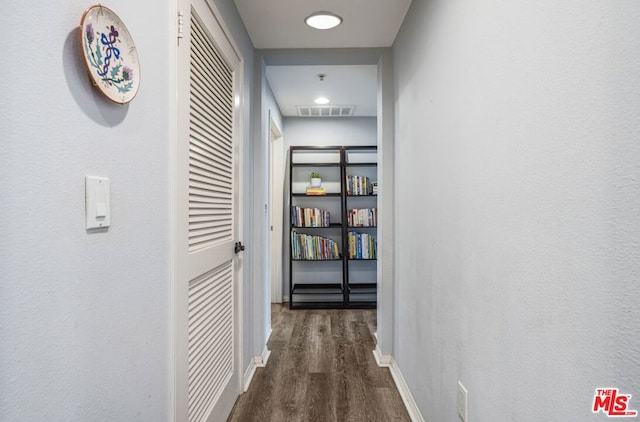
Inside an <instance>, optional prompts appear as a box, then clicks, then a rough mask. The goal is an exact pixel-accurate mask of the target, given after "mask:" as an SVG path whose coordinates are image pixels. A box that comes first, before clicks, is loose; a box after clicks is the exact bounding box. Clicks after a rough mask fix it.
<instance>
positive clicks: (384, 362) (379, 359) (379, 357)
mask: <svg viewBox="0 0 640 422" xmlns="http://www.w3.org/2000/svg"><path fill="white" fill-rule="evenodd" d="M373 357H374V358H375V359H376V363H377V364H378V366H379V367H381V368H389V367H390V366H391V362H392V361H393V356H391V355H383V354H382V352H381V351H380V348H379V347H378V346H376V348H375V349H374V350H373Z"/></svg>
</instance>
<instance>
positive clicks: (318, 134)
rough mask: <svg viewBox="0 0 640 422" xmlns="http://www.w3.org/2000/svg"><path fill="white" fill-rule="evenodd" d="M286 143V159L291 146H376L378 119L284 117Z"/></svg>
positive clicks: (286, 269) (286, 290)
mask: <svg viewBox="0 0 640 422" xmlns="http://www.w3.org/2000/svg"><path fill="white" fill-rule="evenodd" d="M283 124H284V130H283V134H284V143H285V150H286V153H287V157H289V148H290V147H291V146H354V145H376V143H377V119H376V118H375V117H342V118H308V117H284V119H283ZM286 165H287V169H286V173H289V158H287V161H286ZM288 177H289V175H288V174H287V175H286V181H285V206H284V209H285V223H284V232H285V233H283V238H284V239H285V251H284V253H285V256H286V257H289V256H290V252H289V250H290V246H291V245H290V243H291V242H290V240H289V239H290V238H291V236H290V234H289V215H290V214H289V210H290V209H291V208H290V204H289V179H288ZM288 262H289V261H288V260H287V261H285V266H284V268H283V275H284V289H283V292H284V296H285V298H287V300H288V298H289V279H290V275H289V264H288Z"/></svg>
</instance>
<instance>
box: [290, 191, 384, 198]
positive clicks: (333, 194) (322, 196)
mask: <svg viewBox="0 0 640 422" xmlns="http://www.w3.org/2000/svg"><path fill="white" fill-rule="evenodd" d="M291 196H294V197H296V198H299V197H305V198H326V197H327V196H330V197H340V196H342V194H341V193H334V192H331V193H325V194H324V195H307V194H306V193H292V194H291ZM370 196H373V195H370Z"/></svg>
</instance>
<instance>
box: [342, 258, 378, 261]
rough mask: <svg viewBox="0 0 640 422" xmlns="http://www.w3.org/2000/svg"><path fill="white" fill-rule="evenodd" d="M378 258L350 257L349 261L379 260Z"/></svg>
mask: <svg viewBox="0 0 640 422" xmlns="http://www.w3.org/2000/svg"><path fill="white" fill-rule="evenodd" d="M377 260H378V258H349V261H377Z"/></svg>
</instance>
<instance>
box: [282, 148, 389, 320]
mask: <svg viewBox="0 0 640 422" xmlns="http://www.w3.org/2000/svg"><path fill="white" fill-rule="evenodd" d="M376 151H377V147H376V146H355V147H345V146H328V147H315V146H301V147H296V146H294V147H291V148H290V150H289V154H290V155H289V162H288V170H289V175H290V177H289V181H288V184H289V200H290V203H291V204H292V205H300V204H315V205H313V206H315V207H320V208H325V207H332V208H331V211H332V215H333V212H334V210H335V209H336V208H338V207H339V208H338V209H339V210H340V213H339V214H335V215H336V216H338V215H341V217H334V218H340V219H341V220H342V221H341V222H340V223H331V224H330V225H329V226H320V227H306V226H295V225H293V224H291V223H293V221H290V223H289V230H290V232H297V233H305V232H306V233H307V234H310V235H318V236H322V237H329V238H332V239H333V240H334V241H336V242H338V247H339V248H341V249H342V254H341V256H340V258H335V259H292V258H289V274H290V279H289V283H290V284H289V308H290V309H353V308H356V309H375V308H376V296H377V284H376V283H375V277H371V276H370V275H366V276H363V275H362V274H358V272H359V271H370V270H371V268H373V267H371V266H372V265H375V264H372V262H376V261H377V259H375V258H374V259H362V258H360V259H357V258H354V259H349V258H348V254H347V253H346V251H347V250H348V249H347V248H348V247H349V245H348V243H347V233H348V232H353V231H361V232H363V233H369V234H373V233H375V230H377V228H378V226H349V225H348V221H347V220H346V216H347V209H348V208H362V207H364V206H368V207H369V208H370V207H371V206H372V204H376V203H377V198H378V195H369V194H367V195H347V184H346V177H347V171H349V174H351V173H354V174H356V173H359V172H360V173H364V174H367V175H368V176H371V177H370V178H371V179H372V178H375V176H374V175H373V173H372V172H375V171H376V168H377V167H378V162H377V161H376V162H374V161H372V160H375V159H376V157H375V155H374V154H375V152H376ZM313 153H320V154H319V155H314V154H313ZM364 153H366V154H370V155H362V154H364ZM297 154H300V155H297ZM337 155H339V162H336V160H337V159H338V156H337ZM313 159H317V160H318V161H319V162H315V163H314V162H308V161H311V160H313ZM350 159H351V160H354V161H358V160H360V161H363V162H349V160H350ZM294 161H297V162H294ZM300 161H304V162H300ZM329 161H330V162H329ZM314 167H315V168H318V169H321V168H325V169H326V170H324V171H327V172H328V173H330V174H331V176H332V177H331V180H332V182H334V184H333V185H332V186H333V188H332V189H331V190H332V192H331V193H327V194H325V195H307V194H306V192H305V190H304V187H303V186H304V184H302V183H300V182H302V180H301V178H302V177H303V173H304V172H305V171H312V169H313V168H314ZM347 169H349V170H347ZM336 170H337V171H336ZM319 172H320V173H322V172H323V170H319ZM337 172H339V174H340V177H339V179H336V178H335V173H337ZM294 177H295V180H294ZM294 182H295V183H294ZM335 182H338V183H335ZM372 183H373V182H372ZM294 185H295V187H296V188H297V190H298V193H293V192H292V191H293V189H294ZM338 185H339V192H335V190H338ZM301 198H311V199H305V200H302V199H301ZM321 198H333V199H324V200H323V199H321ZM357 198H361V199H357ZM374 198H375V199H374ZM357 204H360V205H357ZM356 205H357V206H356ZM290 256H291V255H290ZM329 261H332V262H340V264H326V266H325V264H318V265H314V264H296V263H295V262H305V263H313V262H329ZM357 261H363V262H364V261H366V262H369V264H356V263H355V262H357ZM351 262H353V264H351ZM338 266H340V269H338V268H337V267H338ZM308 269H309V270H317V271H319V272H322V273H323V276H324V277H326V278H315V279H314V278H313V275H312V274H311V273H312V271H311V272H310V271H307V270H308ZM297 270H303V272H304V273H305V274H302V273H301V272H299V271H297ZM354 271H355V272H354ZM352 272H354V273H353V274H350V273H352ZM309 277H311V278H310V279H309ZM297 278H301V279H302V280H303V281H302V282H296V281H299V280H296V279H297ZM350 278H353V279H354V280H358V281H360V282H359V283H354V284H350V283H349V279H350ZM314 281H315V282H314ZM318 281H320V283H318ZM325 281H326V283H322V282H325ZM367 281H374V282H367Z"/></svg>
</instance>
